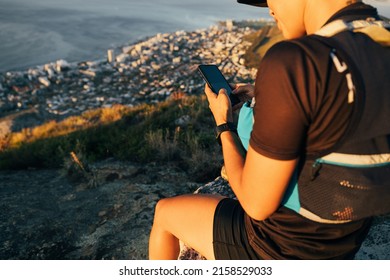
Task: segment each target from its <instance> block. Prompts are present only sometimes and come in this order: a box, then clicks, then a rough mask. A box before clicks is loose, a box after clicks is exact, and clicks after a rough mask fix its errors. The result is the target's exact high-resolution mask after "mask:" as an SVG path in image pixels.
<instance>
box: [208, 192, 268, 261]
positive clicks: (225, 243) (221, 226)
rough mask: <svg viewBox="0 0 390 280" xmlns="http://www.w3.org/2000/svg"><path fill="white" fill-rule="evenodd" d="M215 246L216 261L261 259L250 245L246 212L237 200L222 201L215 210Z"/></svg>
mask: <svg viewBox="0 0 390 280" xmlns="http://www.w3.org/2000/svg"><path fill="white" fill-rule="evenodd" d="M213 246H214V255H215V259H216V260H253V259H254V260H256V259H261V258H260V257H259V256H258V255H257V254H256V253H255V251H254V250H253V249H252V247H251V246H250V245H249V242H248V237H247V234H246V230H245V223H244V210H243V209H242V207H241V205H240V203H239V202H238V201H237V200H235V199H231V198H225V199H223V200H221V201H220V202H219V204H218V206H217V209H216V210H215V214H214V233H213Z"/></svg>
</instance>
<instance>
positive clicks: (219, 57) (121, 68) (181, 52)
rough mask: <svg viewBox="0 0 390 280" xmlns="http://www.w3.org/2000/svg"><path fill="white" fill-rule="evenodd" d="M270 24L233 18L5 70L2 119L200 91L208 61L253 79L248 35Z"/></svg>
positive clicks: (58, 115) (59, 115) (53, 115)
mask: <svg viewBox="0 0 390 280" xmlns="http://www.w3.org/2000/svg"><path fill="white" fill-rule="evenodd" d="M269 24H271V23H270V22H269V21H266V20H263V21H244V22H238V23H236V22H232V21H229V20H228V21H226V22H221V23H219V24H218V25H213V26H210V27H209V28H206V29H199V30H195V31H177V32H174V33H165V34H156V35H155V36H152V37H148V38H146V39H144V40H141V41H139V42H137V43H135V44H131V45H128V46H123V47H121V48H117V49H112V50H108V53H110V54H111V55H113V56H112V57H109V55H108V56H107V57H106V58H102V59H100V60H96V61H82V62H75V63H68V62H67V61H65V60H58V61H56V62H52V63H47V64H45V65H41V66H37V67H34V68H29V69H26V70H22V71H10V72H5V73H0V118H4V117H6V116H9V115H12V114H15V113H20V112H23V111H26V110H30V111H34V112H36V113H38V114H40V115H42V116H44V119H55V120H60V119H63V118H65V117H68V116H71V115H77V114H80V113H82V112H84V111H86V110H91V109H96V108H102V107H103V108H104V107H110V106H113V105H115V104H122V105H127V106H134V105H137V104H141V103H145V102H146V103H155V102H158V101H162V100H165V99H166V98H167V97H169V96H170V95H172V94H174V93H182V92H184V93H186V94H190V95H191V94H199V93H201V92H202V90H203V85H204V83H203V81H202V80H201V77H200V76H199V75H197V73H195V70H196V66H197V65H198V64H203V63H204V64H206V63H214V64H218V66H219V67H220V69H221V71H222V72H223V73H224V74H225V75H226V77H228V78H231V79H234V80H235V82H248V81H253V79H254V76H255V71H256V69H248V68H247V67H245V61H244V59H243V56H244V54H245V51H246V49H247V48H249V46H250V43H248V42H245V41H244V39H243V38H244V37H245V36H247V35H248V34H251V33H253V32H255V31H256V30H258V29H259V28H261V27H262V26H266V25H269ZM0 122H1V119H0ZM3 134H4V133H3ZM0 135H1V131H0Z"/></svg>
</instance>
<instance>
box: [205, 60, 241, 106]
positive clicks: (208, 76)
mask: <svg viewBox="0 0 390 280" xmlns="http://www.w3.org/2000/svg"><path fill="white" fill-rule="evenodd" d="M198 71H199V72H200V74H201V75H202V77H203V79H204V80H205V81H206V83H207V85H208V86H209V87H210V88H211V90H212V91H213V92H214V93H215V94H218V92H219V90H220V89H222V88H224V89H225V90H226V91H227V94H228V96H229V98H230V101H231V103H232V106H234V105H236V104H238V103H240V102H241V101H240V99H239V98H238V97H237V96H235V95H234V94H232V88H231V86H230V85H229V83H228V81H227V80H226V79H225V77H224V76H223V74H222V72H221V71H219V69H218V67H217V66H216V65H214V64H209V65H205V64H202V65H199V66H198Z"/></svg>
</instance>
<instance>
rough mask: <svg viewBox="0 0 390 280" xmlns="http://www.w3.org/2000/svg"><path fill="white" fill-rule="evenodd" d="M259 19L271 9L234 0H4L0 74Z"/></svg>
mask: <svg viewBox="0 0 390 280" xmlns="http://www.w3.org/2000/svg"><path fill="white" fill-rule="evenodd" d="M259 18H269V15H268V9H260V8H255V7H250V6H247V5H240V4H237V3H236V1H235V0H212V1H210V0H196V1H184V0H110V1H106V0H66V1H62V0H0V72H5V71H12V70H24V69H26V68H29V67H33V66H37V65H42V64H45V63H49V62H52V61H56V60H58V59H65V60H67V61H68V62H74V61H85V60H97V59H102V58H104V57H105V55H106V53H107V49H109V48H115V47H118V46H122V45H126V44H130V43H133V42H135V41H138V40H140V39H142V38H145V37H147V36H152V35H154V34H157V33H167V32H174V31H177V30H187V31H189V30H195V29H199V28H207V27H209V26H210V25H213V24H215V23H217V22H218V21H220V20H226V19H233V20H242V19H259Z"/></svg>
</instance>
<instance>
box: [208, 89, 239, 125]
mask: <svg viewBox="0 0 390 280" xmlns="http://www.w3.org/2000/svg"><path fill="white" fill-rule="evenodd" d="M205 94H206V96H207V99H208V101H209V108H210V110H211V112H212V113H213V116H214V119H215V123H216V125H217V126H218V125H221V124H224V123H227V122H233V114H232V105H231V103H230V99H229V96H228V95H227V92H226V90H225V89H221V90H220V91H219V93H218V94H215V93H214V92H213V91H212V90H211V89H210V87H209V86H208V85H206V86H205Z"/></svg>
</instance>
